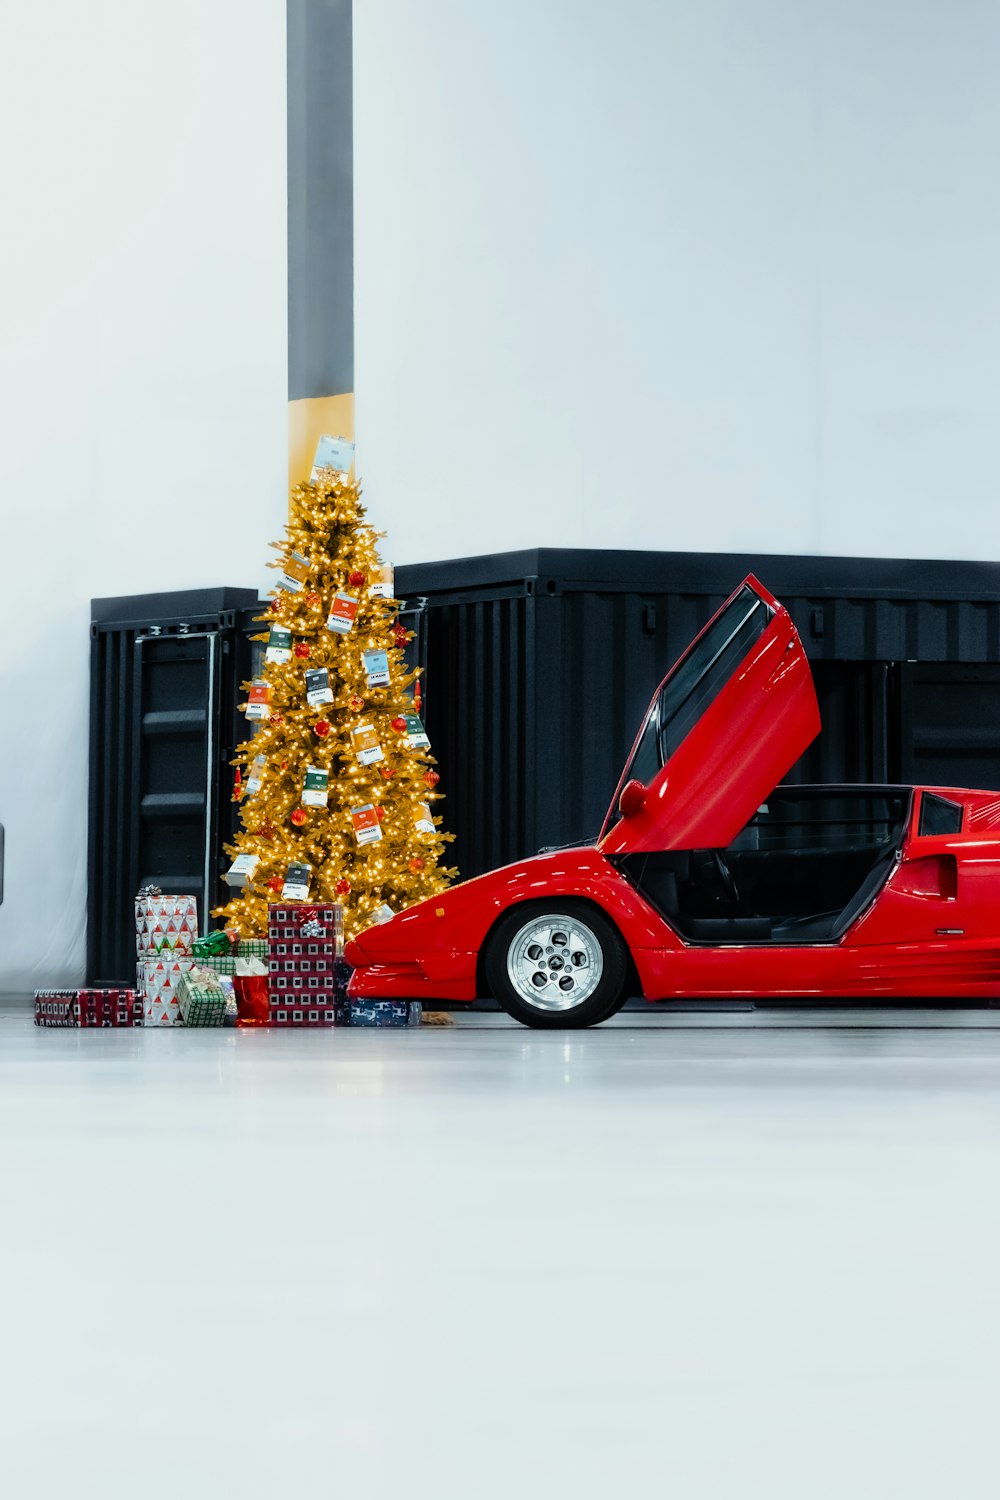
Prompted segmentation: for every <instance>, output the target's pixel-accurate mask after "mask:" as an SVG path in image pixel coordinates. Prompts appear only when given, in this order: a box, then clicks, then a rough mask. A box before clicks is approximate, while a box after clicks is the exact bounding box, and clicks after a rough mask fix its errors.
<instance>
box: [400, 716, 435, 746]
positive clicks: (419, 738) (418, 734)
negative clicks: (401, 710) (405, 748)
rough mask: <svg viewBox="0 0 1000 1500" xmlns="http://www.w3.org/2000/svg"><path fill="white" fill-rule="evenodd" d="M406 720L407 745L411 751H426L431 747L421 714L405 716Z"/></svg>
mask: <svg viewBox="0 0 1000 1500" xmlns="http://www.w3.org/2000/svg"><path fill="white" fill-rule="evenodd" d="M403 718H404V719H405V720H406V743H407V744H408V745H409V747H410V749H411V750H425V749H427V748H428V747H429V746H430V740H429V739H428V738H427V734H426V731H425V729H424V726H423V724H422V723H421V722H420V715H419V714H404V715H403Z"/></svg>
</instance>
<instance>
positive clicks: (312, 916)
mask: <svg viewBox="0 0 1000 1500" xmlns="http://www.w3.org/2000/svg"><path fill="white" fill-rule="evenodd" d="M295 920H296V922H297V923H298V924H299V926H300V927H301V928H302V936H303V937H322V936H323V924H322V922H321V921H320V920H319V908H318V907H316V906H300V907H299V909H298V911H297V912H296V913H295Z"/></svg>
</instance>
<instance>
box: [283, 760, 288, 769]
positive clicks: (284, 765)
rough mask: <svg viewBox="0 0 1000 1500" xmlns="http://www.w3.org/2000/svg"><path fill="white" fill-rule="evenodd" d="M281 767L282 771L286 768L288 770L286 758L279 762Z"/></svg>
mask: <svg viewBox="0 0 1000 1500" xmlns="http://www.w3.org/2000/svg"><path fill="white" fill-rule="evenodd" d="M281 769H282V770H283V771H287V770H288V762H287V760H283V761H282V762H281Z"/></svg>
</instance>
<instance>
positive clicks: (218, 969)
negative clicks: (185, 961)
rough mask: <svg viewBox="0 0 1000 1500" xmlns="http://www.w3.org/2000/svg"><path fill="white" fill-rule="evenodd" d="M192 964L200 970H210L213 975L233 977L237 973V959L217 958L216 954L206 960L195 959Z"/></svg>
mask: <svg viewBox="0 0 1000 1500" xmlns="http://www.w3.org/2000/svg"><path fill="white" fill-rule="evenodd" d="M192 962H193V963H194V964H195V965H196V966H197V967H198V968H199V969H208V970H209V972H210V973H212V974H229V975H233V974H235V973H236V959H235V958H216V956H215V955H214V954H210V955H209V956H208V957H206V958H195V959H192Z"/></svg>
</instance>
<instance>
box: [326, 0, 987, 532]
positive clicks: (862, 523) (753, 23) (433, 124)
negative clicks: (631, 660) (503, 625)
mask: <svg viewBox="0 0 1000 1500" xmlns="http://www.w3.org/2000/svg"><path fill="white" fill-rule="evenodd" d="M998 76H1000V8H998V7H997V6H996V4H995V3H993V0H953V3H952V4H950V5H942V4H940V3H939V0H840V3H839V4H836V5H830V4H826V3H819V0H754V3H752V4H749V3H747V0H615V3H613V4H612V3H611V0H605V3H603V4H598V3H596V0H506V3H505V4H503V5H485V4H469V3H467V0H421V3H420V4H414V3H413V0H357V4H356V6H355V84H354V97H355V184H356V235H357V239H356V257H355V264H356V267H357V272H356V275H357V288H356V324H357V376H356V389H357V394H358V436H359V466H360V469H361V472H362V474H363V476H364V478H365V481H366V487H367V492H368V497H369V500H370V502H371V504H372V506H373V509H374V510H375V513H376V514H377V516H378V519H379V522H380V524H383V525H386V526H388V527H389V529H390V537H391V541H390V546H391V547H392V548H393V550H394V553H395V556H396V558H397V560H416V559H421V558H434V557H442V556H461V555H463V554H468V553H476V552H485V551H492V550H495V549H502V548H510V547H519V546H521V547H523V546H533V545H547V546H555V545H568V546H587V547H600V546H614V547H653V548H680V549H686V548H692V549H705V550H716V551H719V550H729V549H742V548H745V549H749V550H764V551H777V552H820V553H828V554H836V553H847V554H875V555H879V554H889V555H903V556H906V555H913V556H925V557H928V556H929V557H934V556H949V557H955V556H959V557H961V556H966V557H992V558H997V557H998V556H1000V506H998V504H997V495H998V492H1000V195H998V193H997V192H996V171H997V165H996V164H997V159H998V154H1000V90H998V89H997V78H998Z"/></svg>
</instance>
